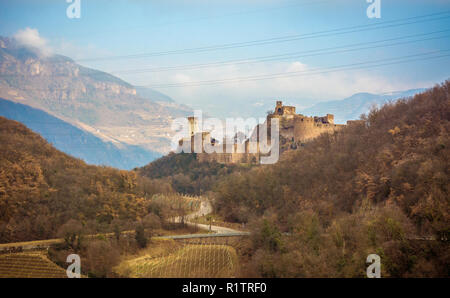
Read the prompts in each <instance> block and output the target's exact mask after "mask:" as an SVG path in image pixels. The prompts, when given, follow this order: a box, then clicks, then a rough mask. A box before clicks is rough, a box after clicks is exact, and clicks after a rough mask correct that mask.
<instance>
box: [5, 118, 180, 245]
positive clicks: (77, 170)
mask: <svg viewBox="0 0 450 298" xmlns="http://www.w3.org/2000/svg"><path fill="white" fill-rule="evenodd" d="M0 144H1V146H0V243H6V242H18V241H30V240H37V239H52V238H56V237H58V230H60V229H61V228H62V227H63V226H64V225H65V226H66V227H67V224H70V222H73V221H75V222H76V223H77V225H78V226H80V227H82V228H83V229H85V231H86V232H87V231H90V232H91V233H97V232H98V231H99V230H98V229H99V228H100V229H102V226H103V227H105V228H106V227H109V226H110V224H111V223H113V222H114V223H117V224H121V223H122V222H123V223H124V224H125V223H127V222H129V223H133V222H135V221H137V220H139V219H141V218H143V217H144V216H146V215H148V214H149V210H150V209H149V204H150V199H151V197H152V196H153V195H154V194H156V193H165V192H168V191H170V190H171V188H170V186H169V185H167V184H166V183H163V182H162V181H153V180H150V179H148V178H144V177H139V176H137V175H136V173H135V172H132V171H124V170H117V169H114V168H110V167H98V166H92V165H87V164H86V163H85V162H83V161H82V160H79V159H76V158H73V157H71V156H69V155H67V154H65V153H63V152H61V151H58V150H56V149H55V148H54V147H53V146H52V145H50V144H49V143H48V142H47V141H45V140H44V139H43V138H42V137H41V136H39V135H38V134H36V133H34V132H32V131H31V130H30V129H28V128H27V127H25V126H24V125H23V124H21V123H19V122H17V121H13V120H9V119H6V118H4V117H0ZM81 222H82V223H81ZM120 228H121V229H122V227H120ZM108 229H109V230H112V229H111V228H108Z"/></svg>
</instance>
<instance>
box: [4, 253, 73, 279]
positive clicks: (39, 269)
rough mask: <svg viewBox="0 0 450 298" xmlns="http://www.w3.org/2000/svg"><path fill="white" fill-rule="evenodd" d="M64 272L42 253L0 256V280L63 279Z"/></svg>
mask: <svg viewBox="0 0 450 298" xmlns="http://www.w3.org/2000/svg"><path fill="white" fill-rule="evenodd" d="M65 277H67V275H66V271H65V270H64V269H63V268H60V267H58V266H57V265H56V264H54V263H53V262H51V261H50V260H49V259H47V257H46V256H45V255H44V254H43V253H42V252H35V253H15V254H4V255H0V278H65Z"/></svg>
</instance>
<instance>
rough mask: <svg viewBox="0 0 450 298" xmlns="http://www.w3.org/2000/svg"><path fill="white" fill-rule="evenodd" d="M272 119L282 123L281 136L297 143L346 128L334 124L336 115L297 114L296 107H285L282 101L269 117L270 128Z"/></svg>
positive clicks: (278, 102)
mask: <svg viewBox="0 0 450 298" xmlns="http://www.w3.org/2000/svg"><path fill="white" fill-rule="evenodd" d="M272 118H278V119H279V121H280V136H282V137H284V138H285V139H288V140H291V141H293V142H296V143H304V142H307V141H310V140H312V139H314V138H315V137H317V136H319V135H320V134H322V133H324V132H327V133H333V132H334V131H336V130H338V129H340V128H342V127H343V126H345V125H344V124H334V115H331V114H327V115H326V116H323V117H317V116H314V117H307V116H303V115H302V114H296V113H295V107H292V106H284V105H283V102H281V101H277V104H276V106H275V111H274V112H273V113H272V114H269V115H267V123H268V124H269V127H270V123H271V122H270V119H272Z"/></svg>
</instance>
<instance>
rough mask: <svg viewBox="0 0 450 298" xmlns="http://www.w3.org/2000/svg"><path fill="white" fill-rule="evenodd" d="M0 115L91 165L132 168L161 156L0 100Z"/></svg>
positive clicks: (35, 110)
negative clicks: (111, 140) (16, 122)
mask: <svg viewBox="0 0 450 298" xmlns="http://www.w3.org/2000/svg"><path fill="white" fill-rule="evenodd" d="M0 116H3V117H6V118H8V119H12V120H16V121H19V122H21V123H23V124H25V125H26V126H27V127H28V128H30V129H31V130H33V131H35V132H37V133H39V134H40V135H41V136H42V137H43V138H45V139H46V140H47V141H48V142H49V143H51V144H52V145H53V146H55V148H56V149H58V150H61V151H63V152H65V153H67V154H70V155H72V156H74V157H77V158H81V159H82V160H84V161H85V162H87V163H89V164H94V165H107V166H112V167H116V168H119V169H133V168H135V167H138V166H142V165H145V164H146V163H148V162H149V161H151V160H154V159H156V158H158V157H160V156H161V154H159V153H157V152H153V151H150V150H146V149H144V148H142V147H139V146H133V145H127V144H124V143H115V144H113V143H111V142H107V141H103V140H102V139H100V138H98V137H96V136H94V135H92V134H91V133H88V132H86V131H84V130H81V129H79V128H77V127H75V126H73V125H71V124H69V123H67V122H64V121H62V120H60V119H58V118H56V117H53V116H51V115H49V114H48V113H46V112H44V111H41V110H38V109H35V108H32V107H29V106H26V105H23V104H19V103H14V102H11V101H9V100H5V99H2V98H0Z"/></svg>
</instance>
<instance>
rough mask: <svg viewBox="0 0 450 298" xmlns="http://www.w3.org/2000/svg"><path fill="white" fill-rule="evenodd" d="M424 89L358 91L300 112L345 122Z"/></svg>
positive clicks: (336, 121) (340, 122)
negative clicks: (328, 115)
mask: <svg viewBox="0 0 450 298" xmlns="http://www.w3.org/2000/svg"><path fill="white" fill-rule="evenodd" d="M423 91H425V89H411V90H407V91H399V92H392V93H389V94H372V93H357V94H354V95H352V96H350V97H348V98H345V99H341V100H333V101H325V102H320V103H317V104H315V105H313V106H311V107H308V108H305V109H301V110H300V111H299V112H300V113H302V114H304V115H308V116H322V115H326V114H333V115H334V122H335V123H339V124H345V123H346V122H347V120H356V119H359V117H360V116H361V115H362V114H365V113H367V112H368V111H370V109H371V108H372V107H373V106H377V107H381V106H382V105H383V104H385V103H387V102H389V101H394V100H397V99H400V98H407V97H411V96H413V95H415V94H418V93H421V92H423Z"/></svg>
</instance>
